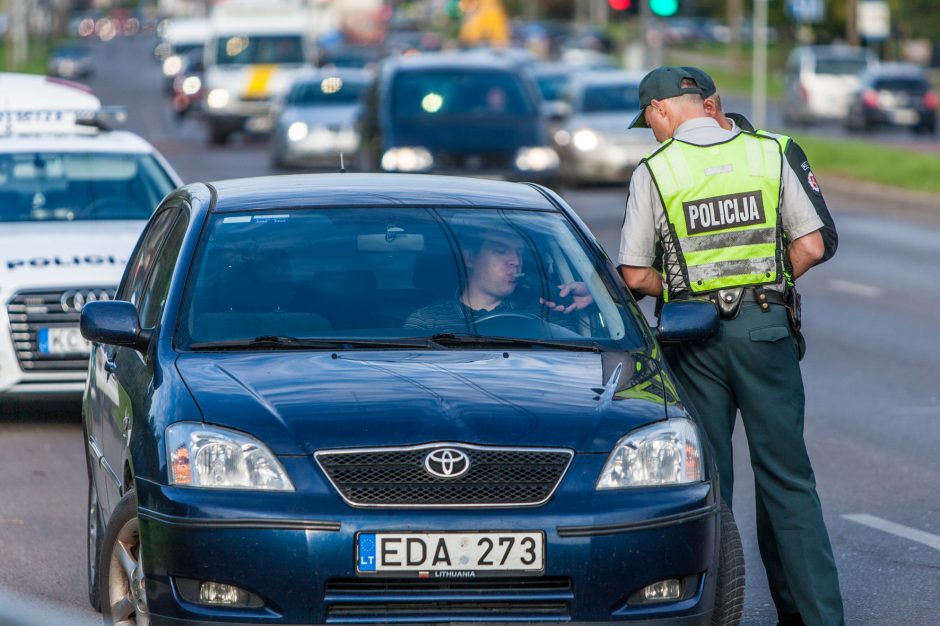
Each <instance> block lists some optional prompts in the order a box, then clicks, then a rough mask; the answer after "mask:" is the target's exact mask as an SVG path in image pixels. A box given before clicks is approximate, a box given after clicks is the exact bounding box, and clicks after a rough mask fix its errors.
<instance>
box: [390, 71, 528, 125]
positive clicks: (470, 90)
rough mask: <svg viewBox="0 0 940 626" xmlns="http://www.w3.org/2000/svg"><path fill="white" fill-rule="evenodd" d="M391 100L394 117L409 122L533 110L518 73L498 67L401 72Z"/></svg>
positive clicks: (520, 113)
mask: <svg viewBox="0 0 940 626" xmlns="http://www.w3.org/2000/svg"><path fill="white" fill-rule="evenodd" d="M393 102H394V107H395V108H394V115H395V117H396V118H397V119H399V120H409V121H413V122H420V121H426V120H427V121H430V120H445V119H448V118H454V117H467V116H471V117H524V116H528V115H534V114H535V113H534V111H533V109H534V107H533V106H532V104H531V103H530V102H529V98H527V97H526V93H525V91H524V89H523V86H522V82H521V81H520V80H519V78H518V76H516V75H514V74H512V73H510V72H502V71H475V72H466V71H459V70H442V71H435V72H402V73H400V74H399V75H398V77H397V78H396V79H395V83H394V87H393Z"/></svg>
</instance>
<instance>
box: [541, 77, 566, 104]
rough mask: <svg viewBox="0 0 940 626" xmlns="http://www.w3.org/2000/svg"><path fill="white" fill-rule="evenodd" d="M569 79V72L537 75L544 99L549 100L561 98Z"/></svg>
mask: <svg viewBox="0 0 940 626" xmlns="http://www.w3.org/2000/svg"><path fill="white" fill-rule="evenodd" d="M569 80H570V79H569V77H568V75H567V74H543V75H540V76H536V77H535V82H536V84H537V85H538V87H539V93H541V94H542V99H543V100H545V101H547V102H554V101H555V100H561V98H562V96H563V95H564V90H565V87H566V86H567V85H568V82H569Z"/></svg>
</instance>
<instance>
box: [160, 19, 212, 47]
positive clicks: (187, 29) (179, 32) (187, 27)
mask: <svg viewBox="0 0 940 626" xmlns="http://www.w3.org/2000/svg"><path fill="white" fill-rule="evenodd" d="M161 36H162V37H163V40H164V41H166V42H168V43H171V44H186V43H204V42H205V41H206V39H207V38H208V37H209V20H207V19H206V18H204V17H178V18H173V19H170V20H167V21H166V22H165V23H164V25H163V27H162V28H161Z"/></svg>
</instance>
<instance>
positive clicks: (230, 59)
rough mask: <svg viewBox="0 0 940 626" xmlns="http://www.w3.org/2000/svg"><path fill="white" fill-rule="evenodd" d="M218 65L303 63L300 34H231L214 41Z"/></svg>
mask: <svg viewBox="0 0 940 626" xmlns="http://www.w3.org/2000/svg"><path fill="white" fill-rule="evenodd" d="M215 46H216V63H218V64H219V65H234V64H251V63H278V64H280V63H303V62H304V47H303V39H302V38H301V36H300V35H252V36H251V37H248V36H242V35H233V36H231V37H220V38H219V39H217V40H216V42H215Z"/></svg>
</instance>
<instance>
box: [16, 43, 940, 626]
mask: <svg viewBox="0 0 940 626" xmlns="http://www.w3.org/2000/svg"><path fill="white" fill-rule="evenodd" d="M151 49H152V44H150V43H148V42H147V41H146V40H135V41H128V40H116V41H113V42H111V43H109V44H102V45H101V46H100V48H99V49H98V58H99V62H100V63H99V67H98V73H97V75H96V77H95V78H94V80H93V81H92V84H93V86H94V87H95V89H96V91H97V92H98V94H99V95H100V96H101V97H102V100H103V101H104V102H105V103H107V104H126V105H127V106H128V107H129V109H130V122H129V124H128V126H129V128H130V129H131V130H134V131H136V132H138V133H140V134H142V135H143V136H145V137H146V138H148V139H149V140H150V141H151V142H153V143H154V144H155V145H156V146H157V147H158V148H159V149H160V150H161V151H162V152H163V153H164V154H165V155H166V157H167V158H168V159H169V160H170V162H171V163H172V164H173V165H174V166H175V167H176V168H177V169H178V171H179V173H180V174H181V175H182V177H183V179H184V180H185V181H193V180H198V179H202V180H213V179H219V178H229V177H238V176H247V175H258V174H264V173H267V172H268V166H267V155H266V152H265V144H264V143H263V142H260V141H245V140H242V139H237V140H236V141H235V142H234V143H233V144H232V145H230V146H228V147H226V148H224V149H220V148H214V149H207V148H206V147H205V142H204V139H203V131H202V127H201V126H200V125H199V123H198V122H196V121H186V122H185V123H183V124H178V123H176V122H175V121H174V119H173V117H172V115H171V113H170V111H169V107H168V105H167V104H166V102H165V101H164V99H163V97H162V95H161V91H160V81H159V69H158V66H157V64H156V63H154V62H153V61H152V59H151V58H150V57H149V54H150V50H151ZM820 183H821V184H822V186H823V189H824V191H825V183H826V181H825V179H824V178H820ZM563 195H564V196H565V198H566V199H567V200H568V202H569V203H570V204H571V205H572V206H573V207H574V208H575V209H576V210H577V211H578V213H579V214H580V215H581V216H582V218H583V219H584V220H585V221H586V222H587V223H588V225H589V226H590V227H591V229H592V230H593V231H594V232H595V233H596V234H597V236H598V238H599V239H600V241H601V243H602V244H603V245H604V246H605V248H606V249H607V250H608V251H609V253H610V254H611V256H613V257H615V255H616V250H617V241H618V233H619V228H620V222H621V219H622V212H623V187H622V186H613V187H601V188H592V189H587V190H578V191H570V190H563ZM827 198H828V200H829V202H830V205H831V207H832V209H833V212H834V214H835V217H836V220H837V224H838V227H839V231H840V235H841V246H840V249H839V253H838V254H837V255H836V257H835V258H834V259H833V260H832V261H830V262H829V263H827V264H825V265H823V266H821V267H819V268H816V269H814V270H813V271H811V272H810V273H809V274H808V275H807V276H806V277H805V278H803V279H801V280H800V288H801V291H802V292H803V294H804V303H805V309H804V320H805V322H804V325H805V328H804V330H805V333H806V338H807V342H808V345H809V350H808V353H807V356H806V358H805V359H804V361H803V373H804V379H805V385H806V391H807V413H806V439H807V442H808V446H809V449H810V454H811V456H812V459H813V461H814V465H815V468H816V476H817V481H818V486H819V493H820V496H821V498H822V502H823V508H824V512H825V515H826V521H827V523H828V525H829V529H830V534H831V539H832V543H833V547H834V551H835V555H836V560H837V564H838V567H839V571H840V577H841V584H842V590H843V594H844V597H845V606H846V616H847V621H848V623H849V624H856V625H883V624H884V625H889V624H890V625H903V626H920V625H923V626H934V625H935V624H937V623H940V609H938V603H937V591H938V589H940V495H938V494H940V490H938V488H937V479H938V476H940V454H938V452H937V450H938V448H940V445H938V444H940V388H938V386H937V372H940V351H938V349H937V346H940V325H938V324H937V323H936V313H935V312H936V311H937V310H938V309H940V294H938V289H937V286H938V282H937V276H938V275H940V220H938V219H923V220H917V219H913V218H910V217H908V216H905V217H898V216H897V215H895V214H894V213H893V212H892V208H891V203H890V201H885V200H884V199H878V198H868V199H864V200H860V199H858V198H857V197H848V196H840V195H835V194H827ZM736 442H737V446H736V449H737V458H736V467H737V471H736V477H737V493H736V498H735V515H736V517H737V519H738V524H739V526H740V528H741V533H742V537H743V540H744V544H745V549H746V559H747V565H748V574H747V603H746V612H745V620H744V624H746V625H747V626H758V625H765V624H773V623H774V621H775V613H774V610H773V606H772V603H771V601H770V596H769V593H768V592H767V589H766V582H765V579H764V577H763V573H762V570H761V566H760V558H759V555H758V552H757V547H756V542H755V538H754V519H753V512H752V508H753V493H752V483H751V482H750V471H749V467H748V458H747V449H746V445H745V441H744V438H743V432H742V429H741V428H739V429H738V432H737V433H736ZM85 476H86V475H85V466H84V458H83V452H82V435H81V426H80V424H79V421H78V414H77V408H76V407H75V406H74V405H67V404H66V405H63V404H55V405H38V406H21V405H12V404H9V403H3V404H0V494H2V497H0V608H2V607H3V603H4V602H7V603H8V604H9V603H10V602H12V600H10V597H11V596H9V595H6V596H5V595H4V593H9V592H13V593H15V594H19V595H20V596H21V597H22V598H23V599H22V600H19V601H17V602H18V603H20V604H21V605H22V606H23V607H30V606H38V605H39V603H52V604H54V605H57V606H62V607H67V608H68V609H69V610H71V611H73V613H72V614H71V615H70V617H69V618H68V619H67V620H65V621H61V620H53V619H51V618H49V619H43V620H41V621H40V622H39V623H44V624H59V623H61V624H75V625H76V626H84V625H85V624H96V623H99V618H98V617H97V616H96V614H94V613H93V612H92V611H91V610H90V609H88V608H86V607H87V600H86V597H85V588H86V581H85V510H84V508H85V497H86V488H87V483H86V478H85ZM4 590H6V591H4ZM46 610H48V609H46ZM0 614H2V611H0Z"/></svg>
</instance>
